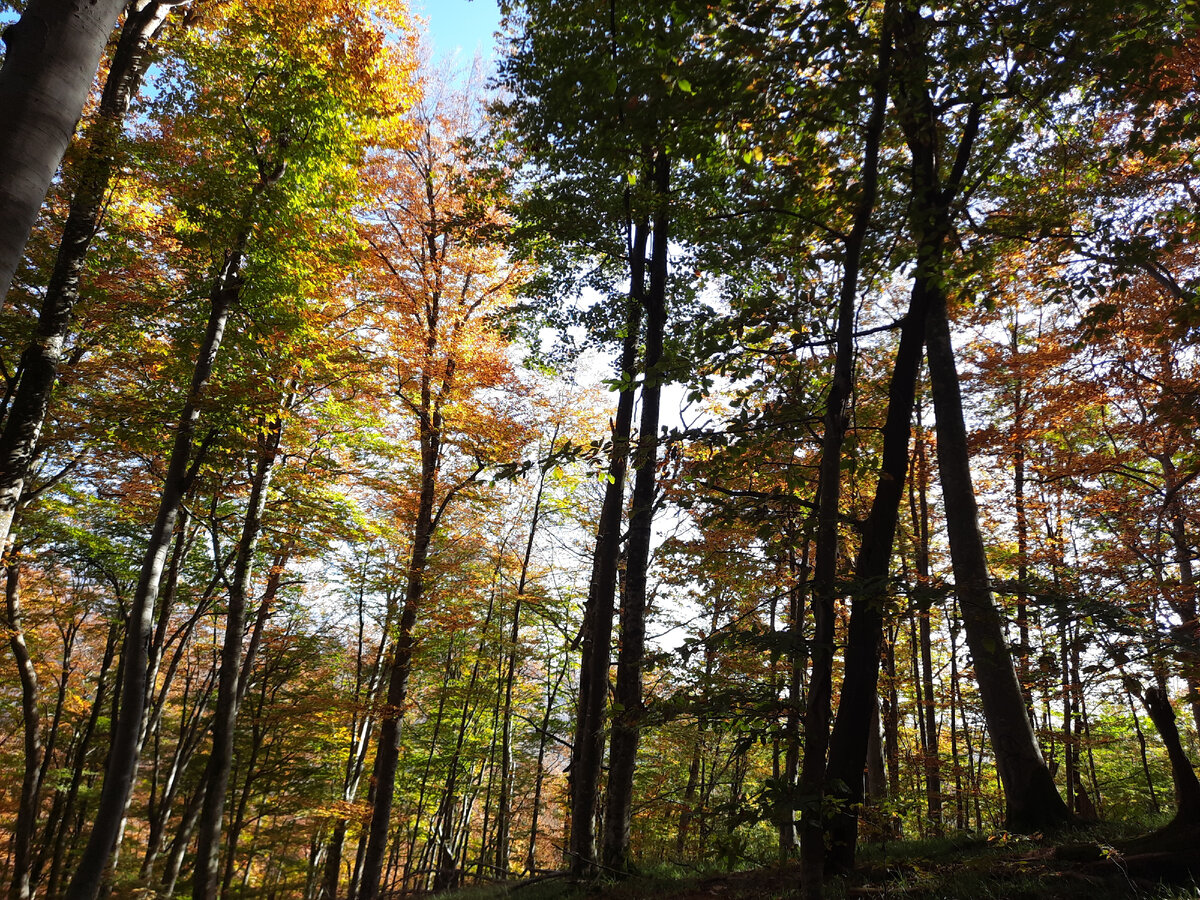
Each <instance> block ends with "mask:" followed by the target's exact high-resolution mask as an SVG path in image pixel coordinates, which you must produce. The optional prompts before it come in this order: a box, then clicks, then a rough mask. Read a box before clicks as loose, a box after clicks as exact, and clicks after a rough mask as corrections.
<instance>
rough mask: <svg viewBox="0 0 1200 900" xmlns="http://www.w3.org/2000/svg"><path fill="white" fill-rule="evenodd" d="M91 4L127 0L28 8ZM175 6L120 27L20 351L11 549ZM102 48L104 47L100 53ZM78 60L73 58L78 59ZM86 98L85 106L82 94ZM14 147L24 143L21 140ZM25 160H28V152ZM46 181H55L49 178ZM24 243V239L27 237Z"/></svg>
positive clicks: (7, 474)
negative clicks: (83, 290)
mask: <svg viewBox="0 0 1200 900" xmlns="http://www.w3.org/2000/svg"><path fill="white" fill-rule="evenodd" d="M85 5H86V6H88V7H96V6H114V7H115V8H114V11H113V13H112V16H111V18H110V20H109V21H110V24H111V21H112V20H113V19H115V18H116V10H117V9H119V7H120V6H123V5H124V0H122V2H120V3H116V4H113V3H112V0H107V2H106V3H99V4H97V3H95V2H94V0H93V2H92V3H88V4H83V3H81V2H72V3H64V2H61V0H59V2H57V3H48V2H41V3H36V2H35V3H31V4H30V5H29V10H30V11H32V10H33V9H34V8H35V7H39V8H41V7H46V6H59V7H64V6H70V7H74V6H85ZM171 8H172V7H171V6H170V5H168V4H166V3H156V2H149V3H147V2H145V0H141V3H140V4H139V3H138V2H134V3H131V4H130V11H129V14H128V15H127V16H126V19H125V25H124V27H123V28H122V30H121V38H120V41H119V42H118V44H117V49H116V52H115V53H114V55H113V59H112V64H111V67H110V69H109V74H108V78H107V80H106V81H105V83H104V93H103V94H102V96H101V98H100V106H99V109H98V110H97V113H96V119H95V121H94V122H93V123H92V125H91V126H90V127H89V128H88V149H87V152H86V154H85V155H84V157H83V159H82V160H81V162H80V164H79V170H80V179H79V187H78V188H77V189H76V191H75V194H74V196H73V197H72V198H71V208H70V212H69V213H68V215H67V221H66V225H65V226H64V228H63V235H62V240H61V242H60V243H59V248H58V256H57V258H56V260H55V263H54V270H53V271H52V273H51V275H50V282H49V284H48V285H47V286H46V293H45V297H44V298H43V300H42V307H41V313H40V317H39V319H38V328H37V333H36V334H35V336H34V338H33V340H32V341H30V343H29V345H28V346H27V347H26V348H25V352H24V353H23V354H22V356H21V363H20V372H21V377H20V382H19V383H18V385H17V390H16V395H15V396H14V397H13V399H12V406H11V408H10V409H9V411H8V415H7V417H6V418H5V419H4V430H3V432H2V433H0V547H3V546H5V543H6V541H7V539H8V532H9V530H10V528H11V527H12V521H13V516H14V515H15V513H16V509H17V506H18V504H19V503H20V502H21V495H22V492H23V491H24V489H25V479H26V478H27V477H28V474H29V466H30V463H31V462H32V461H33V457H34V453H35V451H36V449H37V442H38V437H39V436H40V435H41V432H42V424H43V423H44V422H45V420H46V412H47V410H48V409H49V407H50V395H51V392H52V391H53V390H54V382H55V379H56V378H57V377H58V366H59V363H60V362H61V361H62V357H63V343H64V341H65V340H66V336H67V331H68V329H69V328H70V325H71V312H72V310H73V309H74V308H75V301H76V300H77V299H78V297H79V278H80V274H81V273H82V271H83V262H84V258H85V256H86V255H87V250H88V246H89V245H90V244H91V241H92V236H93V235H94V234H95V233H96V229H97V228H98V226H99V221H100V216H101V212H102V210H103V208H104V203H105V200H106V198H107V196H108V189H109V184H110V182H111V181H112V176H113V172H114V170H116V168H117V160H116V146H117V141H118V139H119V138H120V135H121V127H122V124H123V123H124V120H125V115H126V113H127V112H128V111H129V105H130V103H131V102H132V101H133V98H134V96H136V94H137V92H138V89H139V87H140V86H141V82H142V76H143V75H144V74H145V70H146V65H147V63H148V61H149V60H148V54H147V52H146V49H147V46H148V45H149V43H150V41H151V40H153V38H154V36H155V35H156V34H157V33H158V30H159V28H160V27H161V26H162V24H163V22H164V21H165V20H166V16H167V13H168V12H169V11H170V9H171ZM95 12H96V11H95V9H94V8H93V9H90V10H89V11H88V12H85V13H83V14H82V15H80V18H81V20H83V19H86V18H88V17H90V16H92V15H94V14H95ZM30 14H31V13H30V12H26V14H25V17H23V18H22V20H21V24H18V25H16V26H13V28H12V29H10V30H12V31H14V32H17V33H20V31H19V29H21V28H25V27H26V26H25V24H24V22H25V18H28V17H29V16H30ZM73 15H78V14H73ZM28 27H29V28H33V27H34V26H33V24H32V23H31V24H30V25H29V26H28ZM107 36H108V31H107V30H103V34H102V35H101V38H102V40H101V43H100V47H103V39H107ZM5 39H6V41H8V40H11V39H10V38H9V37H8V34H7V33H6V35H5ZM48 39H49V38H48ZM50 40H52V39H50ZM51 47H52V50H54V51H59V50H60V49H61V48H60V47H59V46H56V45H54V44H51ZM16 52H17V51H16V50H14V49H12V44H11V43H10V50H9V64H11V65H17V64H18V63H17V62H16V57H15V56H14V53H16ZM98 52H99V50H97V53H98ZM72 62H73V63H74V61H72ZM9 64H6V65H5V67H4V69H3V71H0V83H2V82H3V81H4V79H5V77H6V76H7V74H8V70H9ZM91 65H92V68H91V71H92V72H94V71H95V70H96V62H95V61H93V63H92V64H91ZM90 86H91V83H90V76H88V84H86V85H85V86H84V90H86V89H87V88H89V87H90ZM80 102H81V103H82V97H81V101H80ZM4 104H5V98H4V93H3V88H2V87H0V121H2V122H4V123H5V126H4V128H3V129H2V130H0V172H5V173H7V172H13V173H14V174H16V172H17V169H16V167H15V165H13V164H11V163H8V162H6V160H5V154H6V153H7V152H9V150H10V146H9V143H8V142H9V141H10V140H14V139H15V138H14V132H13V130H12V129H11V127H10V120H9V119H8V116H7V115H6V114H5V111H4ZM79 109H80V106H76V107H75V110H76V112H75V115H78V111H79ZM70 130H72V131H73V130H74V121H72V122H71V123H70ZM68 134H69V132H68ZM16 146H18V147H21V145H20V144H19V143H18V144H17V145H16ZM65 146H66V144H65V143H64V144H63V147H64V148H65ZM21 149H22V150H23V151H25V152H26V153H28V152H30V151H31V150H32V149H33V147H32V145H31V146H30V147H21ZM61 154H62V150H61V149H60V150H59V156H61ZM22 159H23V160H24V157H22ZM57 165H58V157H55V160H54V163H53V166H52V167H51V172H53V169H54V167H57ZM3 184H5V182H4V181H2V180H0V185H3ZM46 184H47V185H48V184H49V179H47V182H46ZM3 191H4V188H3V187H0V205H3V208H4V210H5V216H4V217H3V222H4V223H5V224H4V225H3V226H0V246H2V245H3V243H4V242H5V241H6V240H7V239H8V236H7V235H6V233H5V232H6V231H7V229H8V228H9V227H11V226H12V224H13V220H12V218H10V214H9V209H10V208H9V206H8V205H7V202H6V198H5V197H4V193H3ZM44 194H45V186H43V188H42V195H43V196H44ZM41 202H42V199H41V196H39V197H38V198H37V201H36V203H37V205H38V206H40V205H41ZM36 211H37V210H36V206H35V209H34V212H35V213H36ZM30 224H32V219H31V220H30V223H28V224H26V226H25V231H26V233H28V230H29V225H30ZM21 241H22V243H24V238H23V237H22V238H21ZM2 252H3V250H0V253H2ZM18 258H19V256H18ZM11 275H12V270H11V269H10V270H8V273H7V276H5V274H4V270H3V263H0V304H2V303H3V298H4V292H5V289H7V286H8V282H7V278H8V277H11Z"/></svg>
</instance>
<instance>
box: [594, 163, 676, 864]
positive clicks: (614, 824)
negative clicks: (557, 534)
mask: <svg viewBox="0 0 1200 900" xmlns="http://www.w3.org/2000/svg"><path fill="white" fill-rule="evenodd" d="M653 172H654V174H653V184H654V192H655V197H656V200H657V203H658V208H657V209H656V210H655V213H654V225H653V232H654V240H653V246H652V249H651V256H650V286H649V290H648V291H647V293H646V296H645V299H644V301H643V305H644V307H645V310H646V346H645V356H644V362H643V365H642V372H643V378H642V416H641V422H640V423H639V426H638V440H637V449H636V451H635V453H634V458H635V460H636V466H635V468H636V475H635V479H634V486H633V506H632V511H631V513H630V520H629V547H628V553H627V560H626V570H625V571H626V581H625V591H624V593H623V594H622V598H621V617H620V619H621V637H620V649H619V650H618V653H617V680H616V685H615V688H614V701H615V703H616V706H617V709H618V711H617V712H616V713H615V714H614V715H613V724H612V738H611V743H610V746H609V759H608V773H609V774H608V790H607V792H606V798H605V799H606V808H605V813H604V848H603V854H602V855H603V860H604V865H605V866H606V867H607V868H609V869H613V870H617V871H627V870H628V869H629V867H630V863H629V829H630V825H631V819H632V815H633V775H634V769H635V767H636V764H637V751H638V740H639V737H640V735H641V719H642V664H643V661H644V658H645V655H646V600H647V594H648V590H647V575H648V570H649V567H650V544H651V539H652V533H653V524H654V504H655V493H656V482H657V472H658V414H659V404H660V400H661V396H662V383H663V378H664V374H663V372H662V357H663V335H664V332H665V330H666V324H667V272H668V265H667V237H668V230H669V225H668V209H667V203H668V199H667V198H668V195H669V191H670V172H671V169H670V160H669V159H668V158H667V155H666V153H664V152H662V151H659V153H658V154H657V157H656V158H655V160H654V163H653Z"/></svg>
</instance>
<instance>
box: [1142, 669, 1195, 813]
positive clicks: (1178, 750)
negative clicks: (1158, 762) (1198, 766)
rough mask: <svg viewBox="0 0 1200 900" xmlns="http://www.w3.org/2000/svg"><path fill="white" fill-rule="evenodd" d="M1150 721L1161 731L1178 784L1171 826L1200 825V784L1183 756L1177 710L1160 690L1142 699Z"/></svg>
mask: <svg viewBox="0 0 1200 900" xmlns="http://www.w3.org/2000/svg"><path fill="white" fill-rule="evenodd" d="M1142 702H1143V703H1145V705H1146V711H1147V712H1148V713H1150V721H1152V722H1153V723H1154V727H1155V728H1157V729H1158V733H1159V735H1160V736H1161V737H1162V741H1163V745H1164V746H1165V747H1166V748H1167V758H1168V759H1169V760H1170V761H1171V777H1172V779H1174V781H1175V803H1176V808H1177V812H1176V813H1175V819H1174V821H1173V822H1172V824H1180V825H1183V824H1187V825H1195V824H1197V823H1200V780H1198V779H1197V778H1196V770H1195V769H1193V768H1192V763H1191V760H1189V759H1188V758H1187V753H1185V752H1184V749H1183V743H1182V742H1181V741H1180V739H1179V728H1178V727H1177V726H1176V725H1175V710H1173V709H1172V708H1171V702H1170V701H1169V700H1168V699H1167V695H1166V694H1164V693H1163V692H1162V691H1160V690H1159V689H1158V688H1149V689H1148V690H1147V691H1146V693H1145V695H1144V696H1143V698H1142Z"/></svg>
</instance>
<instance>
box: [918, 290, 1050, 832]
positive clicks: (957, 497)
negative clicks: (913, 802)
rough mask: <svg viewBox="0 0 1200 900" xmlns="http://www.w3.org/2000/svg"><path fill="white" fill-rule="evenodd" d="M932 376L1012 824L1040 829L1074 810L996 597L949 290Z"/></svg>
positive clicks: (969, 612)
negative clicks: (1030, 708)
mask: <svg viewBox="0 0 1200 900" xmlns="http://www.w3.org/2000/svg"><path fill="white" fill-rule="evenodd" d="M926 342H927V345H928V356H929V379H930V383H931V385H932V387H933V406H934V413H935V415H936V417H937V436H938V443H937V458H938V470H939V473H940V475H941V483H942V494H943V496H944V497H945V508H946V529H947V532H948V536H949V539H950V560H951V565H952V568H953V571H954V585H955V593H956V594H957V595H958V600H959V605H960V608H961V609H962V620H963V630H964V632H965V633H966V638H967V645H968V646H969V647H970V648H971V658H972V661H973V662H974V666H975V677H976V679H977V680H978V682H979V694H980V698H981V700H982V701H983V713H984V718H985V719H986V721H987V726H988V733H989V735H990V737H991V741H992V749H993V751H994V752H995V754H996V768H997V770H998V772H999V774H1000V781H1001V784H1002V785H1003V786H1004V794H1005V820H1006V823H1007V826H1008V828H1010V829H1012V830H1014V831H1019V832H1033V831H1038V830H1041V829H1045V828H1054V827H1057V826H1061V825H1063V824H1065V823H1066V822H1068V821H1069V820H1070V818H1071V813H1070V811H1069V810H1068V809H1067V806H1066V804H1064V803H1063V800H1062V797H1060V796H1059V794H1058V790H1057V789H1056V788H1055V786H1054V779H1053V778H1052V777H1051V775H1050V770H1049V769H1048V768H1047V767H1046V763H1045V760H1044V759H1043V758H1042V753H1041V750H1040V749H1039V748H1038V744H1037V738H1036V737H1035V735H1034V733H1033V726H1032V725H1031V724H1030V722H1029V715H1028V713H1027V711H1026V708H1025V697H1024V696H1023V694H1022V693H1021V685H1020V682H1018V681H1017V674H1016V670H1015V669H1014V668H1013V661H1012V655H1011V654H1010V653H1009V650H1008V643H1007V642H1006V641H1005V639H1004V628H1003V623H1002V620H1001V618H1000V612H999V610H998V609H997V608H996V604H995V603H994V601H993V599H992V591H991V586H990V583H989V576H988V568H987V556H986V553H985V551H984V547H983V537H982V535H981V534H980V531H979V518H978V512H977V510H976V505H975V489H974V486H973V484H972V481H971V463H970V453H969V450H968V447H967V429H966V424H965V422H964V419H963V409H962V395H961V393H960V391H959V384H958V371H957V369H956V367H955V362H954V347H953V345H952V343H951V340H950V320H949V315H948V311H947V306H946V297H945V294H944V293H943V292H942V291H940V290H939V291H937V292H936V296H934V298H933V302H932V303H931V304H930V311H929V319H928V323H927V328H926Z"/></svg>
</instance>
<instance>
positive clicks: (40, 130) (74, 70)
mask: <svg viewBox="0 0 1200 900" xmlns="http://www.w3.org/2000/svg"><path fill="white" fill-rule="evenodd" d="M125 4H126V0H30V2H29V3H28V5H26V7H25V11H24V12H23V13H22V14H21V18H20V19H19V20H18V21H17V22H16V23H15V24H13V25H10V26H9V27H8V28H6V29H4V44H5V48H6V50H5V56H4V66H3V68H0V122H3V123H4V127H3V128H0V210H3V214H2V215H0V306H2V305H3V303H4V299H5V297H7V295H8V289H9V287H10V286H11V285H12V279H13V275H14V274H15V273H16V271H17V266H18V265H20V262H21V256H22V254H23V253H24V252H25V242H26V241H27V240H28V239H29V232H30V230H31V229H32V228H33V223H34V220H35V219H37V215H38V210H40V209H41V207H42V201H43V200H45V199H46V192H47V191H48V190H49V189H50V182H51V180H52V179H53V178H54V173H55V171H57V169H58V164H59V162H60V161H61V160H62V157H63V153H64V152H66V149H67V145H68V144H69V143H70V142H71V137H72V135H74V133H75V125H76V123H77V122H78V121H79V115H80V113H81V112H82V111H83V104H84V101H85V100H86V99H87V95H88V91H89V90H91V87H92V81H93V79H94V78H95V77H96V69H97V68H98V67H99V65H100V54H101V53H103V52H104V45H105V44H106V43H107V41H108V36H109V35H110V34H111V33H112V30H113V26H114V25H116V22H117V17H118V16H119V15H120V14H121V10H122V9H124V8H125Z"/></svg>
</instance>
